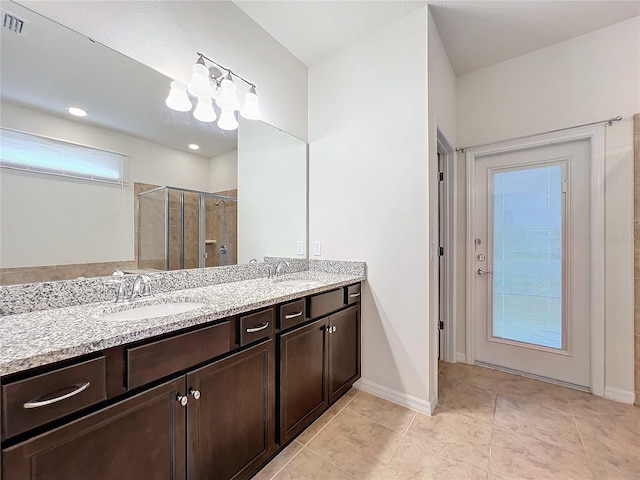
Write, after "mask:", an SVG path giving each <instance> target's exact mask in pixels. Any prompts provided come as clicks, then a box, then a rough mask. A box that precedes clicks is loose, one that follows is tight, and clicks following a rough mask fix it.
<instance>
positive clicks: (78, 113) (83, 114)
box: [69, 107, 87, 117]
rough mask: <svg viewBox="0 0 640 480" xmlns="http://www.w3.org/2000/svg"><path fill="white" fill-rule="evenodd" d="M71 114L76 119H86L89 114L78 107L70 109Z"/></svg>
mask: <svg viewBox="0 0 640 480" xmlns="http://www.w3.org/2000/svg"><path fill="white" fill-rule="evenodd" d="M69 113H70V114H71V115H75V116H76V117H86V116H87V112H85V111H84V110H83V109H81V108H78V107H69Z"/></svg>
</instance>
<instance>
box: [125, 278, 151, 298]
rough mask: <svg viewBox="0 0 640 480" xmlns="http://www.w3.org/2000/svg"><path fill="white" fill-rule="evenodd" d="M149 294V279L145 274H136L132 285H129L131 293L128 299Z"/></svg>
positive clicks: (148, 295)
mask: <svg viewBox="0 0 640 480" xmlns="http://www.w3.org/2000/svg"><path fill="white" fill-rule="evenodd" d="M150 296H151V279H150V278H149V277H148V276H147V275H136V278H134V279H133V287H131V295H130V296H129V300H135V299H136V298H140V297H150Z"/></svg>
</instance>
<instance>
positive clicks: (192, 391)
mask: <svg viewBox="0 0 640 480" xmlns="http://www.w3.org/2000/svg"><path fill="white" fill-rule="evenodd" d="M189 394H190V395H191V396H192V397H193V398H195V399H196V400H200V390H195V389H193V388H190V389H189Z"/></svg>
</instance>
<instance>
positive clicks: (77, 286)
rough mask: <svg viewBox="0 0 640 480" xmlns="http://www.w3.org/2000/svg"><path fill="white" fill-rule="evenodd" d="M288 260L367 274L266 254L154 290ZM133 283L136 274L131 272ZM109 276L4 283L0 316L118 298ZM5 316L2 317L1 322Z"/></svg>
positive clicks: (333, 263) (164, 281)
mask: <svg viewBox="0 0 640 480" xmlns="http://www.w3.org/2000/svg"><path fill="white" fill-rule="evenodd" d="M283 260H286V261H288V262H289V265H287V266H285V268H284V272H285V273H295V272H302V271H306V270H314V271H318V272H326V273H337V274H349V275H360V276H365V274H366V268H365V263H364V262H349V261H337V260H316V259H313V260H307V259H306V258H284V257H265V258H264V262H260V263H257V264H251V265H248V264H243V265H229V266H223V267H210V268H195V269H190V270H174V271H169V272H157V273H154V274H153V279H152V284H151V290H152V292H153V293H165V292H171V291H175V290H185V289H188V288H198V287H206V286H210V285H219V284H222V283H231V282H238V281H243V280H252V279H255V278H262V277H266V276H267V275H268V271H269V265H275V264H277V263H278V262H280V261H283ZM127 277H128V279H129V280H128V281H129V282H131V281H132V279H133V277H135V275H127ZM108 278H109V277H99V278H86V279H77V280H62V281H57V282H42V283H28V284H24V285H6V286H0V317H4V316H7V315H16V314H20V313H28V312H34V311H38V310H48V309H51V308H64V307H71V306H74V305H85V304H89V303H96V302H107V301H110V300H113V299H115V297H116V291H117V286H116V285H112V284H105V280H106V279H108ZM1 321H2V319H1V318H0V322H1Z"/></svg>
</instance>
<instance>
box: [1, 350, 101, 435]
mask: <svg viewBox="0 0 640 480" xmlns="http://www.w3.org/2000/svg"><path fill="white" fill-rule="evenodd" d="M105 375H106V368H105V360H104V357H100V358H95V359H93V360H87V361H85V362H81V363H77V364H75V365H71V366H69V367H64V368H60V369H57V370H53V371H51V372H47V373H43V374H41V375H37V376H35V377H31V378H27V379H25V380H19V381H16V382H14V383H9V384H7V385H3V386H2V407H3V408H2V436H3V439H5V438H9V437H12V436H14V435H17V434H18V433H22V432H25V431H27V430H29V429H31V428H34V427H37V426H39V425H43V424H45V423H47V422H50V421H52V420H55V419H57V418H60V417H63V416H65V415H68V414H70V413H73V412H76V411H78V410H81V409H83V408H85V407H88V406H90V405H93V404H95V403H98V402H100V401H102V400H105V399H106V398H107V390H106V386H105V383H106V382H105Z"/></svg>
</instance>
